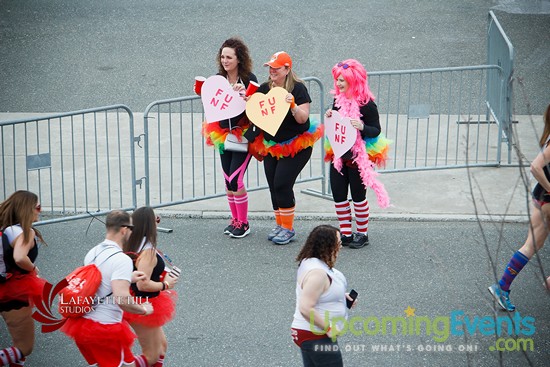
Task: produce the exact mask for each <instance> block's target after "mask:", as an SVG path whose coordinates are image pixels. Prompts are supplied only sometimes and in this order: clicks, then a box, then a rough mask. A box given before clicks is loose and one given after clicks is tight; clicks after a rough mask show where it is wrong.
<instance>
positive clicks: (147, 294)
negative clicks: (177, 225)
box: [124, 207, 179, 367]
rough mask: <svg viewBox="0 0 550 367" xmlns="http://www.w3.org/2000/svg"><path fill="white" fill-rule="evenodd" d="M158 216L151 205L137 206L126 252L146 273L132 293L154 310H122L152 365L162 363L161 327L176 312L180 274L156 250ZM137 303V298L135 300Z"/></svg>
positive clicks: (163, 349)
mask: <svg viewBox="0 0 550 367" xmlns="http://www.w3.org/2000/svg"><path fill="white" fill-rule="evenodd" d="M158 222H160V217H157V216H155V212H154V211H153V209H152V208H150V207H141V208H138V209H137V210H136V211H135V212H134V213H133V214H132V223H133V225H134V230H133V232H132V235H131V236H130V239H129V241H128V243H127V245H126V248H125V252H126V253H127V254H131V255H133V257H134V258H135V265H134V267H135V269H136V270H138V271H142V272H144V273H145V279H143V280H140V281H138V282H137V283H132V285H131V287H132V293H133V294H134V295H135V296H136V297H141V301H143V302H145V301H148V302H150V303H151V304H152V305H153V310H154V311H153V313H152V314H150V315H147V316H140V315H136V314H130V313H127V312H125V313H124V319H125V320H126V321H128V322H129V323H130V325H131V326H132V328H133V329H134V331H135V332H136V334H137V336H138V340H139V344H140V345H141V350H142V352H143V354H144V355H145V357H146V358H147V362H148V363H149V365H150V366H152V367H160V366H162V365H163V363H164V356H165V355H166V349H167V345H168V344H167V342H166V336H165V335H164V331H163V330H162V326H163V325H164V324H166V323H167V322H169V321H170V320H172V319H173V318H174V315H175V313H176V300H177V293H176V292H175V291H174V290H173V289H172V288H174V286H175V285H176V283H177V281H178V276H179V274H175V273H174V272H170V271H169V270H170V269H168V268H167V267H166V264H165V262H164V259H163V256H162V255H161V252H160V251H159V250H157V223H158ZM138 302H139V300H138Z"/></svg>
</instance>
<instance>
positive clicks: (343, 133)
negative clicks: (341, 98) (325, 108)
mask: <svg viewBox="0 0 550 367" xmlns="http://www.w3.org/2000/svg"><path fill="white" fill-rule="evenodd" d="M325 135H326V137H327V139H328V140H329V142H330V146H331V147H332V151H333V152H334V158H340V157H341V156H343V155H344V153H346V152H347V151H348V150H350V149H351V147H352V146H353V144H355V139H357V129H356V128H354V127H353V126H351V122H350V118H349V117H344V116H342V115H340V113H338V111H332V116H331V117H325Z"/></svg>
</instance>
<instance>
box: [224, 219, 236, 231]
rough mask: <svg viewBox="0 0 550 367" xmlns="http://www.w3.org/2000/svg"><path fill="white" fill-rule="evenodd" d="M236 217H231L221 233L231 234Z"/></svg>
mask: <svg viewBox="0 0 550 367" xmlns="http://www.w3.org/2000/svg"><path fill="white" fill-rule="evenodd" d="M235 224H237V220H236V219H231V223H229V225H228V226H227V227H225V229H224V230H223V234H231V233H232V232H233V231H234V230H235Z"/></svg>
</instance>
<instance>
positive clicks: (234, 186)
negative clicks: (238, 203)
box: [220, 150, 251, 191]
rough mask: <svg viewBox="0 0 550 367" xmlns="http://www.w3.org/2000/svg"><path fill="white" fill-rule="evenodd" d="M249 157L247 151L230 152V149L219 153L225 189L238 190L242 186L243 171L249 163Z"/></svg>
mask: <svg viewBox="0 0 550 367" xmlns="http://www.w3.org/2000/svg"><path fill="white" fill-rule="evenodd" d="M250 157H251V155H250V154H249V153H243V152H232V151H230V150H224V152H223V153H222V154H220V159H221V161H222V169H223V177H224V179H225V187H226V188H227V190H229V191H239V190H240V189H242V188H244V173H245V172H246V169H247V168H248V164H249V163H250Z"/></svg>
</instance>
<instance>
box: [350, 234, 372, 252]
mask: <svg viewBox="0 0 550 367" xmlns="http://www.w3.org/2000/svg"><path fill="white" fill-rule="evenodd" d="M368 244H369V235H368V234H363V233H354V234H353V242H352V243H350V244H349V248H354V249H359V248H363V247H365V246H367V245H368Z"/></svg>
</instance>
